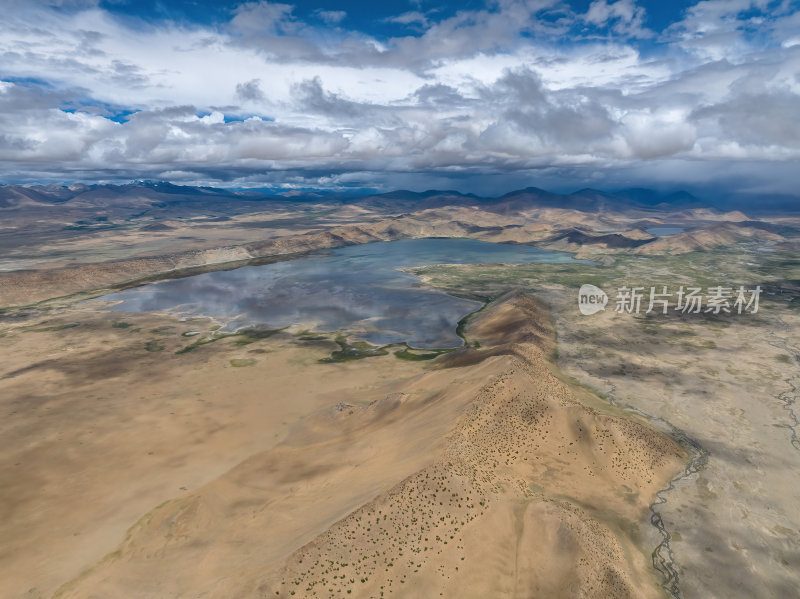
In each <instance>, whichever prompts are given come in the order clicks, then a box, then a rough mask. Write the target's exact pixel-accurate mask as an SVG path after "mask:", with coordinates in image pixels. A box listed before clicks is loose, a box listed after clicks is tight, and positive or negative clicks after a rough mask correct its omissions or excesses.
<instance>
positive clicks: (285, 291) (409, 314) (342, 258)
mask: <svg viewBox="0 0 800 599" xmlns="http://www.w3.org/2000/svg"><path fill="white" fill-rule="evenodd" d="M498 262H502V263H506V264H521V263H527V262H574V261H573V260H572V258H571V257H570V255H569V254H567V253H564V252H555V251H550V250H543V249H539V248H534V247H530V246H525V245H510V244H494V243H485V242H481V241H474V240H471V239H406V240H400V241H389V242H378V243H369V244H365V245H354V246H348V247H342V248H337V249H334V250H330V251H325V252H319V253H314V254H311V255H309V256H307V257H303V258H298V259H295V260H288V261H285V262H276V263H274V264H265V265H260V266H244V267H241V268H237V269H235V270H228V271H216V272H210V273H204V274H199V275H194V276H190V277H185V278H181V279H172V280H167V281H159V282H156V283H150V284H147V285H143V286H141V287H136V288H133V289H128V290H125V291H121V292H119V293H114V294H112V295H107V296H105V297H104V298H103V299H107V300H119V301H120V302H121V303H119V304H116V305H114V306H113V307H112V308H111V309H113V310H121V311H126V312H154V311H170V312H174V313H180V314H184V315H203V316H212V317H215V318H218V319H220V320H223V321H225V323H226V324H225V327H224V328H225V329H226V330H234V329H237V328H241V327H244V326H252V325H267V326H271V327H276V328H277V327H285V326H289V325H298V324H300V325H303V326H308V328H309V329H312V330H317V331H338V330H346V331H348V332H349V333H353V334H354V335H355V336H356V337H358V338H361V339H365V340H367V341H370V342H372V343H376V344H386V343H397V342H403V341H405V342H407V343H408V344H409V345H411V346H413V347H421V348H432V347H457V346H459V345H460V344H461V340H460V339H459V338H458V336H457V335H456V334H455V328H456V325H457V323H458V321H459V320H460V319H461V318H462V317H463V316H464V315H465V314H468V313H470V312H472V311H474V310H476V309H478V308H479V307H480V303H478V302H475V301H471V300H467V299H462V298H457V297H453V296H450V295H447V294H445V293H442V292H440V291H436V290H433V289H428V288H425V287H422V286H421V283H420V280H419V279H418V278H417V277H415V276H413V275H410V274H407V273H404V272H401V271H400V270H398V269H399V268H406V267H412V266H424V265H430V264H480V263H498Z"/></svg>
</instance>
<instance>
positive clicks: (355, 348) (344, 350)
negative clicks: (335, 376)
mask: <svg viewBox="0 0 800 599" xmlns="http://www.w3.org/2000/svg"><path fill="white" fill-rule="evenodd" d="M336 343H337V344H338V345H339V349H337V350H335V351H332V352H331V355H330V357H328V358H322V359H321V360H320V362H323V363H330V362H349V361H351V360H361V359H363V358H371V357H373V356H385V355H387V354H388V353H389V352H388V351H387V350H386V347H388V346H383V347H376V346H374V345H370V344H369V343H367V342H366V341H353V342H352V343H351V342H349V341H348V340H347V337H345V336H344V335H339V336H338V337H336Z"/></svg>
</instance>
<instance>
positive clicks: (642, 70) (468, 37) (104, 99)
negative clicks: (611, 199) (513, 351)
mask: <svg viewBox="0 0 800 599" xmlns="http://www.w3.org/2000/svg"><path fill="white" fill-rule="evenodd" d="M52 4H53V3H46V2H16V3H14V2H12V3H11V4H10V6H9V8H8V9H7V11H6V15H5V17H4V19H3V20H2V22H0V53H2V56H0V80H2V83H0V169H1V171H0V178H2V179H5V180H6V181H22V182H26V181H37V182H41V181H59V182H60V181H72V180H78V179H89V180H98V179H99V180H121V179H130V178H142V177H146V178H157V179H161V178H164V179H171V180H174V181H181V182H191V183H203V184H216V185H237V186H250V185H253V186H255V185H277V186H281V185H282V186H288V187H292V186H298V187H309V186H327V187H341V186H352V185H363V186H376V187H397V186H404V187H412V188H421V187H426V186H443V185H447V184H448V183H451V185H449V186H450V187H464V186H471V185H473V183H474V181H476V180H477V179H478V178H481V180H484V181H488V182H490V183H487V184H488V185H493V186H498V185H499V186H500V187H503V186H505V187H509V188H510V187H513V186H515V185H518V184H519V183H523V182H525V181H527V182H529V183H531V184H533V183H537V182H539V181H541V180H545V181H548V182H550V184H551V185H554V186H556V187H558V186H559V185H558V181H559V180H561V181H563V182H564V183H565V184H566V183H569V184H573V183H574V184H578V183H579V182H580V183H591V182H595V181H597V182H599V183H600V184H605V185H606V186H608V185H617V186H623V185H626V184H638V183H641V182H642V181H645V182H646V181H654V182H656V183H658V182H667V181H670V180H673V181H676V182H681V181H686V182H689V183H695V184H698V185H702V184H708V185H719V184H721V183H720V181H724V182H725V184H731V182H732V180H731V178H730V177H731V173H738V174H739V177H737V179H736V181H735V182H736V184H737V185H749V186H750V187H752V188H753V189H754V190H759V189H761V190H764V191H771V192H776V193H793V192H794V190H795V188H796V186H797V183H798V182H799V181H798V179H797V175H796V174H795V173H794V172H793V171H795V170H796V169H794V168H792V167H791V165H792V164H793V163H796V161H797V160H798V159H800V119H799V118H798V115H800V37H798V35H797V33H796V32H797V31H800V12H798V11H797V10H796V7H794V6H793V5H792V3H791V2H769V1H767V0H717V1H714V2H709V1H703V2H699V3H698V4H697V5H695V6H693V7H691V8H689V9H688V10H687V11H686V12H685V14H684V17H683V19H682V20H681V21H679V22H676V23H673V24H671V25H670V26H669V27H667V28H665V29H664V30H663V31H654V30H653V29H652V28H649V27H648V26H647V24H646V23H647V22H646V10H645V7H643V6H641V5H638V4H637V3H636V2H635V0H616V1H608V0H596V1H595V2H593V3H591V5H590V7H589V9H588V11H587V12H585V13H578V12H575V11H574V10H573V9H571V8H570V7H569V6H568V5H565V4H562V3H561V2H558V1H556V0H522V1H519V0H499V1H494V2H491V3H490V4H489V5H487V6H486V7H485V8H484V9H482V10H471V11H460V12H456V13H455V14H453V15H452V16H448V17H442V18H439V17H438V13H437V12H436V11H428V12H424V11H423V10H411V11H408V12H406V13H404V14H398V15H397V16H396V17H394V21H393V22H394V23H397V24H400V26H402V27H404V29H403V31H404V32H405V33H403V34H402V35H398V36H396V37H378V36H374V35H371V34H370V33H369V32H364V31H354V30H350V29H348V28H347V22H348V19H347V15H346V13H343V12H342V11H317V12H318V14H315V18H314V20H313V22H312V21H311V20H309V21H308V22H306V21H303V20H301V19H300V18H298V17H296V16H295V12H294V10H293V7H292V6H291V5H289V4H280V3H269V2H263V1H262V2H246V3H242V4H240V5H238V6H236V7H234V8H233V9H232V10H231V11H230V14H229V18H228V19H227V20H225V21H222V22H218V23H212V24H203V25H201V24H197V23H187V22H173V21H159V22H156V23H153V22H149V21H148V22H145V21H143V20H139V19H136V18H130V17H127V18H124V19H123V18H120V17H119V16H115V15H113V14H111V13H109V12H107V11H105V10H103V9H101V8H99V7H98V6H97V5H96V4H95V3H93V2H90V1H85V2H72V3H70V2H60V3H58V5H57V6H53V5H52ZM793 36H794V37H793ZM735 164H738V165H739V167H738V168H737V167H732V166H731V165H735ZM742 173H747V175H748V177H749V178H748V179H747V181H741V180H740V179H741V175H742ZM503 181H505V182H506V183H505V184H503V183H502V182H503ZM501 191H502V189H501Z"/></svg>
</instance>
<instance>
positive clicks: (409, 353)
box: [394, 344, 453, 362]
mask: <svg viewBox="0 0 800 599" xmlns="http://www.w3.org/2000/svg"><path fill="white" fill-rule="evenodd" d="M404 345H405V347H404V348H403V349H401V350H399V351H396V352H394V355H395V356H396V357H398V358H400V359H401V360H409V361H412V362H422V361H424V360H433V359H434V358H438V357H439V356H441V355H442V354H449V353H450V352H451V351H453V350H452V349H447V348H445V349H417V348H414V347H411V346H409V345H408V344H404Z"/></svg>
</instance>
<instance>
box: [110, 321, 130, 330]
mask: <svg viewBox="0 0 800 599" xmlns="http://www.w3.org/2000/svg"><path fill="white" fill-rule="evenodd" d="M111 326H112V327H114V328H115V329H127V328H130V327H132V326H133V324H132V323H130V322H126V321H124V320H112V321H111Z"/></svg>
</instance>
